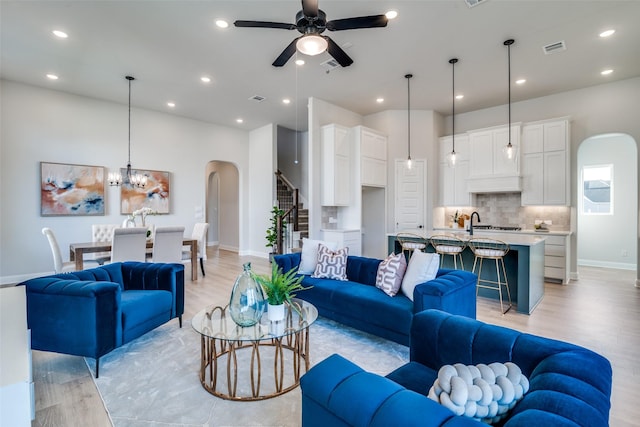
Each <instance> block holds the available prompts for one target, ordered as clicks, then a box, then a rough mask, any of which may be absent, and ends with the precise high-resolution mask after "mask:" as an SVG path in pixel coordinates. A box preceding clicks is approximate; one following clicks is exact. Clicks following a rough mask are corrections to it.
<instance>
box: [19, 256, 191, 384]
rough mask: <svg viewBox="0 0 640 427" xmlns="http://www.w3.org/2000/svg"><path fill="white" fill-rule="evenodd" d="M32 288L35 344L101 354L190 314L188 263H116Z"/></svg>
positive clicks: (42, 281) (35, 281) (30, 285)
mask: <svg viewBox="0 0 640 427" xmlns="http://www.w3.org/2000/svg"><path fill="white" fill-rule="evenodd" d="M20 285H24V286H25V287H26V295H27V323H28V325H29V329H31V348H33V349H35V350H43V351H52V352H56V353H63V354H72V355H76V356H84V357H92V358H94V359H96V378H97V377H98V376H99V374H100V369H99V368H100V357H101V356H103V355H105V354H107V353H109V352H110V351H111V350H113V349H115V348H117V347H120V346H121V345H123V344H125V343H127V342H129V341H131V340H133V339H135V338H137V337H139V336H141V335H143V334H144V333H146V332H148V331H150V330H152V329H154V328H156V327H158V326H160V325H162V324H164V323H166V322H168V321H169V320H171V319H173V318H175V317H177V318H178V319H179V324H180V327H182V314H183V313H184V265H182V264H154V263H144V262H123V263H120V262H116V263H112V264H108V265H104V266H101V267H97V268H92V269H88V270H83V271H77V272H73V273H65V274H57V275H53V276H46V277H39V278H36V279H31V280H28V281H26V282H23V283H21V284H20Z"/></svg>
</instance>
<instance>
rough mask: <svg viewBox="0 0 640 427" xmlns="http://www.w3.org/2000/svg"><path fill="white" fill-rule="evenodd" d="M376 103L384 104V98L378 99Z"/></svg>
mask: <svg viewBox="0 0 640 427" xmlns="http://www.w3.org/2000/svg"><path fill="white" fill-rule="evenodd" d="M376 102H377V103H378V104H382V103H383V102H384V98H377V99H376Z"/></svg>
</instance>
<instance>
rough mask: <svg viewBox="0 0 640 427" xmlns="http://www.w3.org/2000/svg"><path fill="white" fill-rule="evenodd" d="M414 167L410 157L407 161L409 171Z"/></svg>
mask: <svg viewBox="0 0 640 427" xmlns="http://www.w3.org/2000/svg"><path fill="white" fill-rule="evenodd" d="M412 166H413V163H412V162H411V157H409V158H408V159H407V169H409V170H411V167H412Z"/></svg>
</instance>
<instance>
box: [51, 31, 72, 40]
mask: <svg viewBox="0 0 640 427" xmlns="http://www.w3.org/2000/svg"><path fill="white" fill-rule="evenodd" d="M52 33H53V35H54V36H56V37H59V38H61V39H66V38H67V37H69V35H68V34H67V33H65V32H64V31H60V30H53V31H52Z"/></svg>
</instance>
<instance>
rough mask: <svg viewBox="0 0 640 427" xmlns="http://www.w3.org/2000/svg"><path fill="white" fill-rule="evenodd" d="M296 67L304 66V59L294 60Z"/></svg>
mask: <svg viewBox="0 0 640 427" xmlns="http://www.w3.org/2000/svg"><path fill="white" fill-rule="evenodd" d="M296 65H304V59H296Z"/></svg>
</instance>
